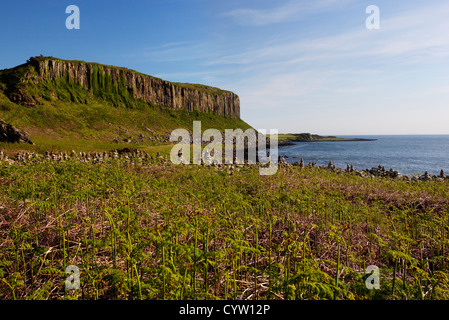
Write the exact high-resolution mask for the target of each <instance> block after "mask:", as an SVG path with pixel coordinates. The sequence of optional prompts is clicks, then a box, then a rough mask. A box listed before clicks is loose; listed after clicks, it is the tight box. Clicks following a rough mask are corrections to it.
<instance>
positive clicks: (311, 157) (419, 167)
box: [278, 135, 449, 176]
mask: <svg viewBox="0 0 449 320" xmlns="http://www.w3.org/2000/svg"><path fill="white" fill-rule="evenodd" d="M337 137H342V138H363V139H376V140H375V141H317V142H293V145H288V146H282V147H279V149H278V153H279V155H280V156H285V160H286V161H287V162H296V161H300V159H301V158H303V159H304V163H305V164H306V165H307V164H308V162H315V163H316V165H317V166H325V165H327V164H328V163H329V161H332V162H333V164H334V165H336V166H337V167H339V168H346V166H347V165H348V164H349V165H351V164H352V165H353V166H354V168H355V169H361V170H364V169H371V168H372V167H377V166H378V165H382V166H384V167H385V169H387V170H389V169H390V168H392V169H393V170H397V171H399V172H400V173H401V174H402V175H410V176H412V175H420V174H423V173H424V172H425V171H427V172H428V173H429V174H436V175H438V174H440V171H441V170H444V172H445V173H446V174H449V135H370V136H368V135H358V136H348V135H342V136H339V135H337Z"/></svg>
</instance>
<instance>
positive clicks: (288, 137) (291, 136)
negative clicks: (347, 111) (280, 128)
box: [267, 133, 358, 142]
mask: <svg viewBox="0 0 449 320" xmlns="http://www.w3.org/2000/svg"><path fill="white" fill-rule="evenodd" d="M267 136H268V137H270V135H269V134H268V135H267ZM271 138H276V139H277V140H278V141H279V142H295V141H307V142H309V141H354V140H358V139H354V138H341V137H335V136H320V135H317V134H310V133H280V134H278V135H277V137H273V136H271Z"/></svg>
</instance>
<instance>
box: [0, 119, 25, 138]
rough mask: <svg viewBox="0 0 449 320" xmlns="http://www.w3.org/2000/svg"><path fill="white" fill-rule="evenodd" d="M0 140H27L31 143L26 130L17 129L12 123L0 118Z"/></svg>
mask: <svg viewBox="0 0 449 320" xmlns="http://www.w3.org/2000/svg"><path fill="white" fill-rule="evenodd" d="M0 141H1V142H27V143H30V144H33V142H32V141H31V140H30V136H29V135H28V133H27V132H25V131H23V130H20V129H17V128H16V127H14V126H13V125H11V124H9V123H6V122H5V121H3V120H2V119H0Z"/></svg>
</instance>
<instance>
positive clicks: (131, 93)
mask: <svg viewBox="0 0 449 320" xmlns="http://www.w3.org/2000/svg"><path fill="white" fill-rule="evenodd" d="M16 68H20V69H21V70H26V71H25V72H16V73H12V72H9V73H7V74H6V75H4V76H3V80H5V79H6V81H3V82H6V84H7V87H8V88H7V90H6V91H7V94H8V96H9V98H10V99H11V100H12V101H14V102H16V103H22V104H28V105H33V104H35V103H38V100H39V97H38V95H36V93H35V91H36V90H34V91H33V90H31V91H32V93H30V90H28V91H27V90H26V84H27V83H31V84H34V85H38V84H42V83H49V82H50V83H51V82H53V83H58V82H65V83H69V84H72V85H79V86H81V87H83V88H85V89H87V90H89V91H90V92H91V93H93V94H96V95H99V96H101V97H102V98H104V99H106V100H108V99H109V100H111V101H112V102H114V103H115V104H120V103H124V104H132V103H133V102H135V101H140V102H144V103H148V104H155V105H158V106H163V107H167V108H172V109H177V110H180V109H181V110H187V111H199V112H213V113H215V114H218V115H222V116H229V117H233V118H239V117H240V100H239V97H238V96H237V95H236V94H234V93H232V92H230V91H225V90H221V89H218V88H214V87H210V86H206V85H198V84H189V83H173V82H169V81H165V80H162V79H159V78H156V77H153V76H149V75H145V74H142V73H139V72H136V71H134V70H130V69H126V68H121V67H115V66H108V65H102V64H98V63H87V62H83V61H67V60H61V59H57V58H53V57H32V58H30V59H29V60H28V62H27V63H26V64H24V65H22V66H19V67H16ZM43 88H44V89H47V91H48V92H44V93H42V95H44V96H47V97H48V96H49V95H51V96H52V97H54V96H55V93H54V92H53V91H52V90H51V89H49V88H50V87H49V86H45V85H44V86H43ZM44 91H45V90H44ZM61 96H62V95H61ZM71 99H72V100H73V101H75V102H78V101H77V98H76V96H75V97H74V96H73V94H72V95H71Z"/></svg>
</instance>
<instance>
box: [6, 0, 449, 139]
mask: <svg viewBox="0 0 449 320" xmlns="http://www.w3.org/2000/svg"><path fill="white" fill-rule="evenodd" d="M71 4H74V5H77V6H78V7H79V9H80V18H81V23H80V29H79V30H68V29H66V27H65V20H66V18H67V17H68V14H66V13H65V8H66V7H67V6H68V5H71ZM369 5H376V6H378V7H379V9H380V29H379V30H368V29H367V28H366V26H365V20H366V19H367V18H368V16H369V15H368V14H366V12H365V9H366V7H367V6H369ZM448 17H449V2H448V1H447V0H432V1H426V2H424V1H421V0H420V1H416V0H397V1H389V0H370V1H365V0H281V1H265V0H257V1H256V0H251V1H246V0H239V1H235V0H228V1H216V0H182V1H181V0H160V1H156V0H155V1H151V0H150V1H133V0H130V1H100V0H98V1H92V0H91V1H81V0H73V1H61V0H54V1H39V2H37V1H20V2H18V1H8V2H5V1H4V2H3V3H2V5H1V10H0V43H1V44H2V47H1V50H0V69H3V68H10V67H14V66H16V65H18V64H22V63H24V62H25V61H26V60H27V59H28V58H29V57H31V56H36V55H39V54H43V55H49V56H54V57H59V58H62V59H78V60H85V61H91V62H100V63H105V64H111V65H117V66H124V67H128V68H131V69H134V70H137V71H139V72H142V73H146V74H150V75H154V76H157V77H160V78H163V79H166V80H169V81H177V82H191V83H203V84H208V85H212V86H216V87H220V88H223V89H227V90H231V91H233V92H235V93H236V94H238V95H239V96H240V101H241V117H242V119H243V120H245V121H246V122H248V123H249V124H251V125H252V126H253V127H255V128H256V129H267V130H268V129H279V132H284V133H287V132H312V133H318V134H336V135H344V134H354V135H362V134H449V36H448V31H449V18H448Z"/></svg>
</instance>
